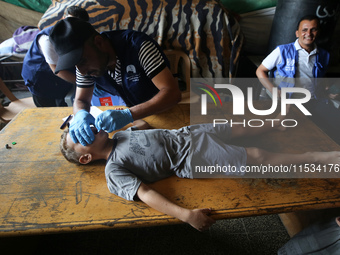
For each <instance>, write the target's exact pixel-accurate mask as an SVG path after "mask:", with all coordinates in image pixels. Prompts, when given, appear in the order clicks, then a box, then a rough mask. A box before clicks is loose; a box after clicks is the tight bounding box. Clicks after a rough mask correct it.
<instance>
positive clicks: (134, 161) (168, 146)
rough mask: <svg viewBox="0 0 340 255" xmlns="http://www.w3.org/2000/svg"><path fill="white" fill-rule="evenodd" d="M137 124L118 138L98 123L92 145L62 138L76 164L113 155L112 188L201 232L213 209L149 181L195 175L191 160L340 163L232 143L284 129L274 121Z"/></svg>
mask: <svg viewBox="0 0 340 255" xmlns="http://www.w3.org/2000/svg"><path fill="white" fill-rule="evenodd" d="M134 124H135V126H134V127H131V128H129V129H127V130H126V131H119V132H117V133H115V134H114V136H113V138H112V139H110V138H109V137H108V134H107V133H106V132H105V131H103V130H100V131H99V132H97V130H96V129H95V128H93V129H92V130H93V132H94V134H95V140H94V142H93V143H92V144H89V145H87V146H83V145H81V144H79V143H77V144H75V143H74V142H73V141H72V139H71V137H70V135H69V134H68V130H65V132H64V133H63V135H62V138H61V142H60V148H61V151H62V153H63V155H64V156H65V158H66V159H67V160H69V161H71V162H73V163H80V164H88V163H90V162H91V161H94V160H99V159H105V160H107V163H106V167H105V176H106V180H107V185H108V188H109V190H110V192H112V193H114V194H116V195H118V196H120V197H122V198H124V199H127V200H131V201H132V200H137V199H138V198H139V199H140V200H141V201H143V202H144V203H146V204H147V205H149V206H150V207H152V208H154V209H156V210H158V211H160V212H162V213H165V214H168V215H171V216H173V217H176V218H178V219H179V220H181V221H183V222H186V223H189V224H190V225H191V226H193V227H194V228H196V229H198V230H200V231H203V230H207V229H208V228H209V227H210V226H211V225H212V224H213V223H214V222H215V220H214V219H212V218H211V217H210V216H209V213H210V212H211V209H208V208H204V209H193V210H191V209H186V208H182V207H180V206H178V205H176V204H174V203H173V202H171V201H169V200H168V199H167V198H165V197H164V196H162V195H161V194H159V193H158V192H157V191H155V190H152V189H151V188H149V187H148V186H147V185H146V184H145V183H148V182H149V183H150V182H155V181H158V180H161V179H164V178H166V177H169V176H171V175H173V174H176V175H177V176H179V177H182V178H193V173H192V171H191V165H190V163H191V160H197V159H200V160H201V159H202V158H203V159H204V160H205V161H204V162H205V164H206V165H215V164H216V162H218V163H219V165H225V166H227V165H232V166H236V167H237V169H240V167H241V166H245V165H246V164H248V165H260V164H271V165H281V164H282V165H287V164H302V163H320V164H329V163H340V152H307V153H303V154H282V153H272V152H268V151H264V150H262V149H258V148H254V147H252V148H243V147H238V146H233V145H228V144H227V142H228V140H230V139H231V138H236V137H241V136H245V135H247V136H248V135H252V136H254V135H259V134H261V133H263V132H266V131H269V130H272V129H276V130H281V131H283V129H284V128H283V127H281V126H280V127H274V128H272V127H271V123H270V124H265V125H264V126H263V127H261V128H249V127H241V126H238V127H236V126H235V127H232V128H231V127H230V126H229V125H217V126H216V127H213V125H212V124H200V125H192V126H188V127H183V128H180V129H178V130H167V129H148V128H150V126H149V125H148V123H146V122H145V121H142V120H140V121H135V122H134ZM142 129H148V130H142ZM191 148H193V149H191ZM214 148H215V149H214ZM238 174H240V173H238Z"/></svg>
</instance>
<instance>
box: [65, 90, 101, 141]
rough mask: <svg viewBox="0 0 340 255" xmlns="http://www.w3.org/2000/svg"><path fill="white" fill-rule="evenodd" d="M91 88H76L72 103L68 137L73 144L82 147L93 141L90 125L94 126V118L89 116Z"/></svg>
mask: <svg viewBox="0 0 340 255" xmlns="http://www.w3.org/2000/svg"><path fill="white" fill-rule="evenodd" d="M92 94H93V87H89V88H79V87H77V88H76V96H75V99H74V103H73V113H74V119H73V121H72V123H71V125H70V136H71V138H72V140H73V142H74V143H78V142H79V143H81V144H82V145H83V146H86V145H87V144H91V143H92V142H93V141H94V134H93V132H92V130H91V127H90V125H94V124H95V119H94V117H93V116H92V115H91V114H90V108H91V98H92Z"/></svg>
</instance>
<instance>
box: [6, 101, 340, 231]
mask: <svg viewBox="0 0 340 255" xmlns="http://www.w3.org/2000/svg"><path fill="white" fill-rule="evenodd" d="M102 109H107V108H105V107H103V108H102ZM70 113H72V109H71V108H35V109H26V110H23V111H22V112H21V113H20V114H19V115H17V116H16V117H15V118H14V119H13V120H12V121H11V122H10V123H9V124H8V125H7V126H6V127H5V128H4V129H3V130H2V131H1V132H0V141H1V149H0V169H1V171H0V180H1V185H0V235H3V236H6V235H19V234H20V235H22V234H42V233H58V232H68V231H76V230H90V229H106V228H128V227H142V226H153V225H166V224H177V223H179V221H178V220H177V219H174V218H172V217H170V216H167V215H164V214H162V213H159V212H157V211H156V210H153V209H151V208H149V207H148V206H147V205H145V204H143V203H142V202H129V201H125V200H123V199H121V198H119V197H117V196H115V195H113V194H110V192H109V190H108V188H107V186H106V181H105V176H104V165H105V162H97V163H94V164H91V165H88V166H76V165H73V164H71V163H69V162H67V161H66V160H65V159H64V158H63V156H62V155H61V153H60V151H59V140H60V135H61V133H62V131H61V130H60V129H59V127H60V125H61V124H62V118H63V117H65V116H68V115H69V114H70ZM293 116H294V118H299V121H300V124H299V126H298V127H296V128H294V129H291V130H287V131H286V132H276V133H272V134H270V135H266V136H260V137H256V138H254V139H253V140H252V139H250V140H247V141H240V143H241V144H242V143H247V142H248V143H250V144H252V143H256V142H257V143H258V146H259V147H262V148H265V149H268V148H269V149H270V148H273V150H280V151H282V152H292V151H294V152H295V153H296V152H304V151H309V150H324V151H328V150H339V149H340V148H339V146H338V145H337V144H335V143H334V142H333V141H332V140H331V139H330V138H328V137H327V136H326V135H325V134H324V133H323V132H322V131H321V130H320V129H318V128H317V127H316V126H315V125H313V123H311V122H310V121H309V120H308V119H307V118H306V117H304V116H303V115H302V114H299V112H298V111H295V110H294V111H293ZM146 120H147V121H148V122H149V123H150V124H151V125H152V126H154V127H156V128H179V127H182V126H184V125H189V124H190V107H189V105H186V104H181V105H177V106H175V107H174V108H173V109H171V110H168V111H166V112H164V113H161V114H157V115H153V116H150V117H148V118H146ZM306 137H310V139H311V140H306ZM12 142H16V144H15V145H13V144H12ZM6 144H8V145H9V146H10V147H11V149H6V147H5V145H6ZM292 144H296V146H295V147H294V148H293V147H292ZM152 187H153V188H154V189H156V190H157V191H159V192H160V193H162V194H164V195H165V196H166V197H168V198H169V199H170V200H172V201H174V202H175V203H178V204H179V205H181V206H184V207H187V208H201V207H211V208H213V210H214V211H213V217H214V218H215V219H226V218H236V217H246V216H255V215H263V214H277V213H286V212H293V211H302V210H314V209H324V208H334V207H339V206H340V180H339V179H195V180H188V179H179V178H177V177H175V176H173V177H170V178H168V179H165V180H162V181H159V182H157V183H154V184H152Z"/></svg>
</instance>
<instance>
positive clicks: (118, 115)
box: [95, 109, 133, 133]
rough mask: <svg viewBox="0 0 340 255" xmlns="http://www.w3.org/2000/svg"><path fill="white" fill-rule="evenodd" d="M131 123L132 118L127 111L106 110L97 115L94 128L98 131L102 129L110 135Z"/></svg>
mask: <svg viewBox="0 0 340 255" xmlns="http://www.w3.org/2000/svg"><path fill="white" fill-rule="evenodd" d="M131 122H133V118H132V115H131V112H130V110H129V109H124V110H107V111H105V112H102V113H101V114H99V115H98V117H97V118H96V123H95V126H96V128H97V129H98V130H101V129H103V130H105V131H106V132H108V133H111V132H112V131H114V130H117V129H120V128H122V127H124V126H126V125H127V124H129V123H131Z"/></svg>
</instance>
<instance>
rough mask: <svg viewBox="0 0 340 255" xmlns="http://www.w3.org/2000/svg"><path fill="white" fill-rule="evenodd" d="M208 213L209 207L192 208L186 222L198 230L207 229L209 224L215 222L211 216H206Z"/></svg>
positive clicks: (209, 211)
mask: <svg viewBox="0 0 340 255" xmlns="http://www.w3.org/2000/svg"><path fill="white" fill-rule="evenodd" d="M210 213H211V209H209V208H205V209H194V210H192V211H191V213H190V217H189V219H188V221H187V222H188V223H189V224H190V225H191V226H193V227H194V228H196V229H197V230H199V231H205V230H208V229H209V228H210V226H211V225H212V224H214V223H215V222H216V221H215V220H214V219H213V218H211V217H209V216H208V215H209V214H210Z"/></svg>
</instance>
